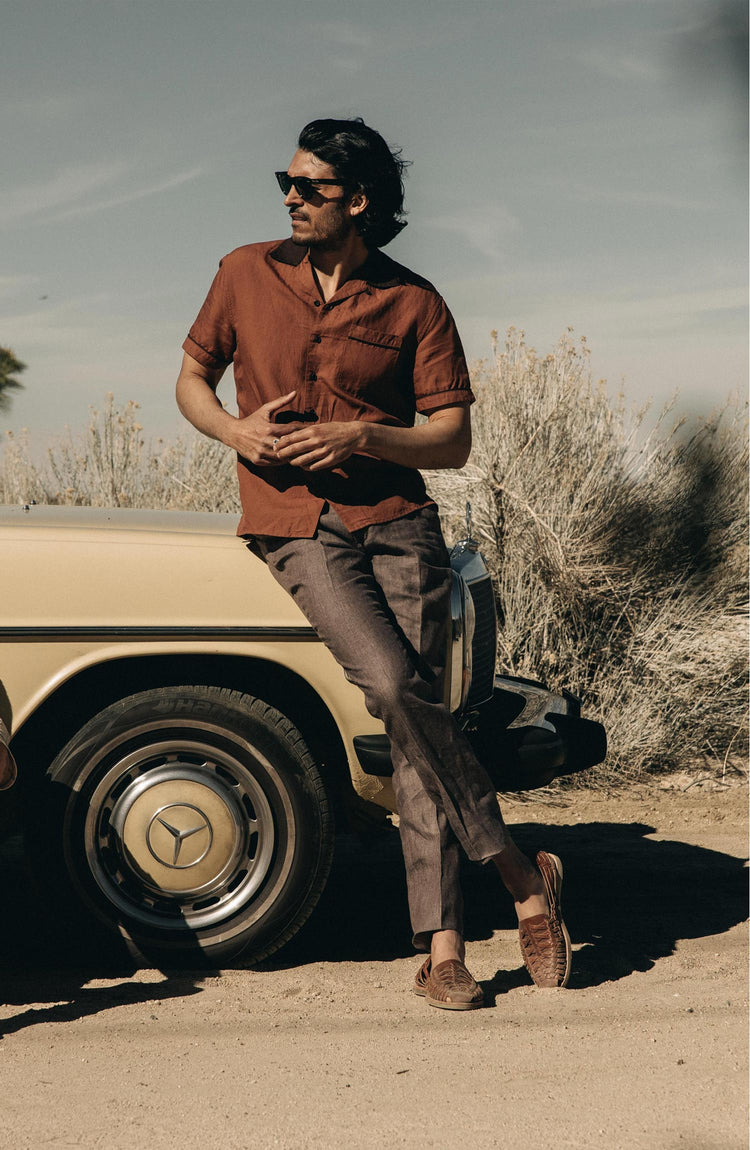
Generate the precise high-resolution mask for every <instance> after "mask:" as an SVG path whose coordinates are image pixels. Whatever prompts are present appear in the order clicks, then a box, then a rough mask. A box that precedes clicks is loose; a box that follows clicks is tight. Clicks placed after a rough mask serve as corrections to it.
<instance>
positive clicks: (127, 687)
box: [0, 505, 605, 966]
mask: <svg viewBox="0 0 750 1150" xmlns="http://www.w3.org/2000/svg"><path fill="white" fill-rule="evenodd" d="M234 529H235V519H234V517H233V516H231V515H220V514H189V513H178V512H157V511H152V512H144V511H126V510H101V509H91V508H69V507H41V506H36V505H26V506H23V507H6V508H2V509H0V547H1V552H0V553H1V554H2V564H1V565H0V572H1V574H0V588H1V589H2V592H1V594H0V764H2V765H3V768H4V770H5V777H6V781H7V782H10V781H11V780H12V775H13V771H14V769H15V765H16V764H17V766H18V772H19V778H18V782H17V784H16V786H17V789H18V792H19V796H20V799H21V805H22V809H23V811H24V818H25V834H26V842H27V849H28V855H29V858H30V861H31V863H32V865H33V866H34V867H35V868H36V870H37V872H38V873H39V875H40V877H41V879H42V882H41V883H40V888H43V889H44V890H45V891H46V892H47V893H49V892H52V894H53V896H54V900H55V902H57V903H58V904H62V905H71V906H73V907H78V908H81V907H82V908H84V909H85V913H86V914H89V915H93V916H95V918H96V919H98V920H99V922H100V923H103V924H104V925H105V926H107V927H108V928H110V930H112V931H115V932H117V933H118V934H119V935H120V936H121V937H122V938H123V939H124V940H125V941H126V943H127V945H128V947H129V949H130V950H131V952H132V953H133V954H134V955H136V956H140V957H141V958H142V959H143V960H144V961H147V962H154V961H158V962H161V963H165V962H166V963H170V964H172V965H178V966H179V965H188V966H191V965H198V964H199V963H211V964H218V963H221V962H222V961H226V960H227V959H229V958H231V957H234V956H236V955H238V954H240V953H243V957H244V958H246V959H247V960H249V961H252V960H255V961H257V960H259V959H261V958H263V957H265V956H267V955H269V954H271V953H272V952H273V951H274V950H276V949H278V948H279V947H280V946H282V945H283V944H284V943H285V942H286V941H287V940H288V939H290V938H291V937H292V935H293V934H294V933H295V932H296V931H297V930H298V929H299V928H300V926H301V925H302V923H303V922H304V921H305V920H306V919H307V917H308V916H309V914H310V912H311V911H312V909H313V907H314V906H315V904H316V902H317V900H318V898H319V896H320V894H321V891H322V890H323V887H324V885H325V882H326V878H327V875H328V871H329V868H330V863H331V858H332V851H333V845H334V816H335V814H337V813H338V814H340V815H341V816H342V817H343V818H344V819H346V818H347V817H348V816H350V815H351V814H352V812H356V810H357V809H359V810H360V811H362V810H368V811H373V810H376V809H380V810H383V811H394V810H395V800H394V796H393V789H392V786H391V780H390V775H391V773H392V768H391V763H390V751H389V744H388V739H387V736H386V735H385V733H384V731H383V728H382V726H381V725H380V723H379V722H378V721H377V720H375V719H373V718H372V717H371V716H370V715H369V714H368V712H367V711H366V709H365V707H364V703H363V698H362V695H361V693H360V692H359V690H358V689H357V688H356V687H354V686H352V685H351V684H350V683H349V682H348V681H347V680H346V678H345V676H344V674H343V672H342V671H341V669H340V668H339V666H338V665H337V664H336V662H335V661H334V659H333V658H332V657H331V655H330V654H329V653H328V651H327V650H326V648H325V647H324V646H323V645H322V644H321V643H320V642H319V640H318V638H317V636H316V635H315V633H314V631H313V630H312V629H311V628H310V626H309V625H308V624H307V622H306V620H305V619H304V618H303V617H302V616H301V615H300V613H299V611H298V609H297V608H296V606H295V605H294V603H293V602H292V601H291V600H290V599H289V598H288V596H287V595H286V594H285V593H284V592H283V591H282V590H281V588H279V587H278V585H277V584H276V583H275V581H274V580H273V578H272V577H271V575H270V574H269V573H268V571H267V570H266V568H265V566H264V564H263V563H262V562H261V561H260V560H259V559H257V558H256V557H255V556H254V555H253V554H252V553H251V552H250V551H249V550H248V548H247V547H246V545H245V544H244V542H243V541H242V540H241V539H238V538H237V537H236V536H235V534H234ZM452 564H453V568H454V588H453V599H452V605H451V610H452V621H451V627H450V628H446V634H447V636H448V641H449V642H450V652H449V665H448V674H447V676H446V683H445V692H446V698H447V699H449V700H450V705H451V707H452V709H453V710H454V711H455V713H456V717H457V719H458V721H459V723H460V725H461V726H463V727H464V728H465V729H466V731H467V734H468V735H469V737H470V738H471V739H472V740H473V741H474V744H475V746H476V749H477V751H478V753H479V754H480V756H481V757H482V759H483V761H484V763H485V765H486V766H487V768H488V770H489V771H490V774H491V776H492V777H493V779H494V781H495V782H496V785H497V786H498V789H499V790H506V791H508V790H520V789H524V788H530V787H535V786H541V785H544V784H546V783H549V782H550V781H551V780H552V779H553V778H555V776H557V775H560V774H566V773H570V772H572V771H576V770H581V769H584V768H585V767H588V766H590V765H592V764H593V763H596V762H598V761H600V760H601V759H602V758H603V757H604V753H605V738H604V731H603V728H602V727H601V726H600V724H598V723H594V722H590V721H587V720H584V719H582V718H581V716H580V704H579V702H578V700H577V699H576V698H575V697H574V696H573V695H571V694H570V693H569V692H563V693H562V694H559V695H558V694H553V693H551V692H550V691H548V690H547V688H546V687H545V686H544V685H543V684H540V683H535V682H531V681H527V680H520V679H512V678H508V677H501V676H496V675H495V650H496V626H497V624H496V617H495V604H494V596H493V591H492V586H491V583H490V579H489V575H488V572H487V569H486V567H485V565H484V563H483V561H482V558H481V556H480V554H479V552H478V550H477V547H476V544H475V543H474V542H473V540H472V539H471V538H470V537H468V536H467V538H465V539H464V540H462V541H461V542H460V543H458V544H457V545H456V547H454V549H453V553H452ZM1 781H2V780H0V782H1ZM368 804H369V805H368Z"/></svg>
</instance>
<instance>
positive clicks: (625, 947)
mask: <svg viewBox="0 0 750 1150" xmlns="http://www.w3.org/2000/svg"><path fill="white" fill-rule="evenodd" d="M504 809H505V812H506V817H507V818H508V821H509V822H511V823H514V824H517V832H516V833H517V838H518V840H519V842H520V844H521V845H522V846H523V847H525V848H526V849H527V850H531V849H532V848H533V847H534V846H536V845H537V844H538V845H544V846H545V847H547V848H548V849H550V850H553V851H555V852H556V853H558V854H560V855H561V856H562V858H563V861H564V863H565V876H566V881H565V888H564V895H565V917H566V921H567V923H568V927H569V929H570V933H571V936H572V938H573V943H574V949H575V965H574V974H573V978H572V981H571V986H570V988H569V989H567V990H563V991H540V990H537V989H536V988H534V987H532V986H531V984H530V982H529V980H528V977H527V975H526V974H525V972H524V970H523V968H522V967H521V965H520V959H519V954H518V947H517V943H516V933H515V930H514V925H513V913H512V908H511V906H510V904H509V902H508V901H506V897H505V896H504V895H503V894H502V893H501V892H500V889H499V888H498V886H497V882H496V880H495V879H494V877H493V875H492V874H490V873H488V871H487V870H485V869H482V868H477V867H471V868H469V869H467V873H466V895H467V936H468V939H469V943H468V963H469V965H470V967H471V969H472V970H473V971H474V973H475V974H476V976H477V977H478V978H479V979H481V980H482V981H483V983H484V986H485V989H486V991H487V998H488V1002H489V1007H488V1009H484V1010H481V1011H475V1012H470V1013H456V1012H448V1011H440V1010H435V1009H432V1008H430V1007H428V1006H426V1005H425V1003H424V1002H423V1001H422V1000H421V999H419V998H417V997H415V996H413V995H411V994H410V993H409V987H410V984H411V981H412V979H413V976H414V973H415V970H416V967H417V965H418V960H417V959H416V958H415V956H414V955H413V954H412V952H411V950H410V947H409V945H408V937H409V935H408V922H407V916H406V907H405V897H404V891H403V875H402V864H401V860H400V852H399V848H398V840H397V835H396V834H395V832H394V834H393V835H392V836H391V835H385V836H381V837H378V838H377V839H375V840H373V841H370V842H368V843H367V844H362V843H361V842H360V841H359V840H358V839H356V838H355V837H354V836H346V837H344V838H343V839H342V841H341V849H340V851H339V854H338V858H337V863H336V866H335V870H334V875H333V879H332V882H331V884H330V887H329V890H328V892H327V894H326V897H325V900H324V903H323V904H322V905H321V907H320V908H319V911H318V913H317V914H316V915H315V916H314V918H313V920H312V921H311V922H310V924H309V926H308V927H307V928H306V929H305V931H304V933H303V935H301V936H300V937H299V939H297V940H296V941H295V942H294V943H293V944H292V946H291V947H289V948H287V950H285V951H284V952H282V954H280V955H278V956H277V959H276V960H275V961H272V962H269V963H267V964H266V965H265V966H264V967H263V968H262V969H260V970H242V969H231V970H224V971H222V972H221V973H220V974H216V975H211V976H210V977H207V976H205V975H196V976H193V977H191V976H188V975H181V976H179V977H174V976H172V977H167V976H165V975H163V974H162V973H161V972H159V971H155V970H143V971H135V972H134V971H133V970H132V969H128V968H117V969H115V968H113V967H112V966H111V965H110V966H106V965H103V964H102V961H101V960H96V959H93V958H92V957H91V956H89V955H87V953H86V946H85V940H84V943H83V945H82V946H80V945H79V946H78V949H76V943H75V940H73V942H72V944H71V947H69V948H68V951H67V952H66V953H67V957H68V960H70V955H71V954H72V955H73V963H74V964H73V966H71V967H69V968H66V969H62V968H61V967H60V950H59V948H57V947H56V946H55V945H54V943H53V940H52V939H51V938H50V937H49V932H48V931H45V927H44V924H43V923H40V922H38V921H37V920H36V918H35V917H34V916H33V915H31V914H30V912H29V911H28V910H27V909H26V900H27V892H26V890H25V886H24V880H23V872H22V870H21V868H20V865H19V863H18V861H17V858H16V854H15V853H14V848H13V843H12V841H11V843H10V844H8V845H6V848H5V854H4V856H3V859H2V860H1V861H2V874H3V892H2V895H1V896H0V910H1V911H2V921H3V930H4V935H5V937H4V940H3V943H2V951H1V952H0V957H1V958H2V978H3V989H4V1001H5V1003H6V1005H4V1006H2V1007H0V1034H1V1035H2V1041H0V1068H1V1072H2V1102H0V1108H1V1111H2V1114H1V1121H0V1146H1V1147H2V1148H3V1150H5V1148H8V1150H27V1148H28V1150H39V1148H41V1147H44V1148H47V1147H53V1148H58V1147H84V1148H86V1150H89V1148H94V1147H96V1148H101V1150H125V1148H126V1147H127V1148H128V1150H140V1148H141V1147H143V1148H145V1147H148V1150H167V1148H169V1150H171V1148H175V1150H177V1148H179V1150H193V1148H197V1147H201V1148H204V1147H205V1148H208V1150H212V1148H213V1147H217V1148H218V1147H221V1148H222V1150H245V1148H250V1147H252V1148H256V1147H257V1148H260V1150H265V1148H269V1150H270V1148H279V1150H313V1148H314V1150H318V1148H326V1150H329V1148H330V1150H338V1148H344V1147H346V1148H354V1150H358V1148H362V1150H371V1148H373V1150H374V1148H375V1147H377V1148H378V1150H380V1148H382V1147H400V1146H404V1147H407V1146H408V1147H420V1148H421V1147H454V1146H457V1147H460V1148H461V1150H485V1148H490V1147H500V1146H502V1147H505V1148H509V1150H516V1148H518V1150H548V1148H549V1150H553V1148H554V1150H562V1148H563V1147H575V1148H576V1150H587V1148H589V1147H592V1148H593V1147H596V1148H597V1150H598V1148H600V1147H606V1148H607V1150H641V1148H642V1150H646V1148H648V1150H740V1148H745V1147H746V1146H747V1111H746V1083H747V1069H746V1068H747V1050H746V1047H747V1043H746V1036H747V1021H746V1020H747V976H746V953H747V952H746V931H745V927H744V925H743V924H744V920H745V917H746V909H747V899H746V889H745V881H744V879H745V875H744V873H743V859H744V856H745V851H746V841H747V840H746V796H745V793H744V790H743V789H741V788H735V789H732V790H706V789H703V788H702V787H700V786H694V787H691V788H690V789H689V790H688V791H687V792H684V793H681V792H669V793H666V794H659V793H653V792H644V793H643V794H642V795H640V796H635V795H628V797H627V798H614V799H604V798H597V797H593V796H590V795H588V796H587V795H583V794H581V795H574V796H573V797H572V798H569V799H567V800H566V802H565V804H564V805H558V806H554V805H547V804H540V803H538V802H533V803H532V802H518V801H516V802H510V803H506V804H504ZM79 942H80V940H79ZM76 956H77V957H76Z"/></svg>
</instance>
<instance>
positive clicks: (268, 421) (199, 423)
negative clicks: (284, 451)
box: [177, 352, 304, 467]
mask: <svg viewBox="0 0 750 1150" xmlns="http://www.w3.org/2000/svg"><path fill="white" fill-rule="evenodd" d="M224 371H225V369H224V368H219V369H216V370H214V369H212V368H209V367H204V366H203V364H201V363H198V360H197V359H193V357H192V356H191V355H188V354H187V352H186V353H185V355H184V356H183V360H182V368H181V369H180V374H179V376H178V377H177V406H178V407H179V409H180V411H181V412H182V414H183V415H184V416H185V419H187V420H188V421H189V422H190V423H192V425H193V427H195V428H197V429H198V431H200V432H202V434H203V435H207V436H208V437H209V438H210V439H218V440H220V441H221V442H222V443H226V445H227V447H231V448H232V450H233V451H236V452H237V453H238V454H239V455H241V456H242V457H243V458H244V459H248V460H249V461H250V462H251V463H255V464H257V465H258V466H260V467H278V466H279V464H280V463H281V462H282V461H281V460H280V459H279V458H278V457H277V456H276V454H275V453H274V451H273V446H274V439H276V437H277V436H278V435H279V432H280V431H281V430H282V427H283V430H284V431H288V430H289V429H292V430H293V429H295V428H297V427H304V424H301V423H290V424H283V425H281V426H279V425H277V424H275V423H274V422H273V416H274V413H275V412H276V411H278V410H279V409H280V408H282V407H285V406H286V405H287V404H288V403H289V402H290V401H291V400H292V399H293V398H294V396H295V395H296V392H294V391H290V392H288V394H287V395H282V396H279V398H278V399H274V400H272V401H271V402H270V403H264V404H263V406H262V407H259V408H258V410H257V411H254V412H253V413H252V415H248V416H246V418H244V419H240V418H238V417H237V416H236V415H230V414H229V412H228V411H225V410H224V408H223V407H222V406H221V402H220V400H219V398H218V396H217V395H216V388H217V387H218V384H219V380H220V379H221V377H222V375H223V374H224Z"/></svg>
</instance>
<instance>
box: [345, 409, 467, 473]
mask: <svg viewBox="0 0 750 1150" xmlns="http://www.w3.org/2000/svg"><path fill="white" fill-rule="evenodd" d="M450 410H451V412H452V413H453V412H456V411H457V410H459V409H455V408H452V409H450ZM444 414H445V415H448V413H447V412H446V413H443V412H436V413H435V415H433V417H432V418H431V419H430V420H429V422H427V423H421V424H419V426H417V427H388V426H387V425H385V424H382V423H364V422H363V423H361V424H360V425H359V426H360V428H361V429H362V445H361V447H360V448H359V450H360V451H361V452H365V453H366V454H368V455H373V456H374V457H375V458H376V459H383V460H386V461H387V462H388V463H398V464H400V465H401V466H402V467H418V468H422V469H424V470H428V471H429V470H439V469H441V468H453V467H456V468H457V467H463V465H464V463H466V460H467V459H468V458H469V452H470V451H471V429H470V426H469V424H468V421H466V422H465V421H464V420H463V419H462V420H461V422H460V425H458V426H457V423H456V420H455V419H453V418H451V417H450V416H448V418H443V415H444Z"/></svg>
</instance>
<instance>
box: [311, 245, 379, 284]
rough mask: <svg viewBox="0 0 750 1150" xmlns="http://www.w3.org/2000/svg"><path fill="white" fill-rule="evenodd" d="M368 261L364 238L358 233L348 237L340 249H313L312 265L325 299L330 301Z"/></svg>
mask: <svg viewBox="0 0 750 1150" xmlns="http://www.w3.org/2000/svg"><path fill="white" fill-rule="evenodd" d="M366 259H367V248H366V247H365V245H364V243H363V242H362V237H361V236H358V235H357V234H356V233H353V234H352V235H351V236H348V237H347V239H346V240H345V242H344V243H343V244H342V245H341V247H338V248H332V249H330V250H326V249H321V248H315V247H311V248H310V263H311V264H312V266H313V269H314V271H315V275H316V278H317V280H318V283H319V284H320V289H321V291H322V292H323V297H324V299H326V300H329V299H330V298H331V296H332V295H335V294H336V292H337V291H338V290H339V288H340V287H341V285H342V284H344V283H346V281H347V280H348V279H350V278H351V276H352V275H353V274H354V272H355V271H357V269H358V268H361V267H362V265H363V263H364V262H365V260H366Z"/></svg>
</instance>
